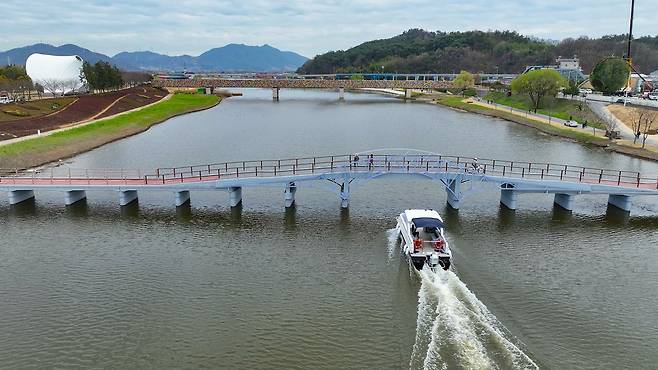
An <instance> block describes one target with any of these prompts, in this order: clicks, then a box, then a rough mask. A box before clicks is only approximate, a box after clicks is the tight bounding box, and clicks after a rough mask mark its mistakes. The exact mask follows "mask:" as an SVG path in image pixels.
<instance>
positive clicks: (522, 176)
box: [521, 167, 525, 178]
mask: <svg viewBox="0 0 658 370" xmlns="http://www.w3.org/2000/svg"><path fill="white" fill-rule="evenodd" d="M521 178H525V167H523V168H521Z"/></svg>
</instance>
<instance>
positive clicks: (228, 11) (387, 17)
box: [0, 0, 658, 56]
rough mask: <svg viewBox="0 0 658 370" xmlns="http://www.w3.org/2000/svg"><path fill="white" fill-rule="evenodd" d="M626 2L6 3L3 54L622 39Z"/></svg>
mask: <svg viewBox="0 0 658 370" xmlns="http://www.w3.org/2000/svg"><path fill="white" fill-rule="evenodd" d="M627 3H630V2H628V1H620V0H580V1H573V0H550V1H546V0H498V1H492V0H469V1H461V0H460V1H457V0H450V1H446V0H407V1H399V0H351V1H349V0H325V1H320V0H318V1H311V0H288V1H285V2H284V1H272V0H239V1H238V0H215V1H210V0H198V1H192V0H177V1H174V0H163V1H153V0H145V1H134V0H130V1H127V0H115V1H112V2H106V1H97V0H87V1H72V0H63V1H56V2H55V1H41V0H37V1H30V6H29V7H27V6H25V2H24V1H17V0H6V1H5V2H4V3H3V7H2V8H3V14H2V22H0V35H2V36H1V37H0V49H1V50H4V49H9V48H13V47H18V46H23V45H25V44H31V43H36V42H46V43H51V44H58V45H59V44H64V43H74V44H78V45H80V46H83V47H87V48H89V49H92V50H94V51H99V52H103V53H106V54H109V55H112V54H115V53H117V52H120V51H133V50H152V51H157V52H162V53H167V54H172V55H174V54H191V55H198V54H200V53H201V52H203V51H205V50H207V49H209V48H212V47H217V46H222V45H225V44H227V43H232V42H233V43H245V44H252V45H261V44H265V43H267V44H270V45H273V46H275V47H278V48H281V49H284V50H293V51H296V52H299V53H301V54H304V55H306V56H314V55H316V54H318V53H323V52H326V51H328V50H337V49H346V48H349V47H351V46H354V45H357V44H359V43H361V42H364V41H368V40H372V39H379V38H386V37H391V36H394V35H396V34H399V33H401V32H402V31H404V30H407V29H409V28H425V29H427V30H434V31H435V30H442V31H465V30H474V29H479V30H488V29H492V30H493V29H510V30H516V31H518V32H520V33H522V34H528V35H532V36H536V37H541V38H549V39H562V38H566V37H578V36H581V35H589V36H593V37H597V36H601V35H605V34H613V33H616V34H619V33H625V32H626V30H627V28H628V13H629V4H627ZM657 10H658V5H656V3H655V1H654V0H651V1H649V0H647V1H643V2H639V1H638V2H637V4H636V25H635V34H637V35H646V34H650V33H651V32H655V29H654V25H653V23H652V21H651V18H652V15H653V14H656V11H657Z"/></svg>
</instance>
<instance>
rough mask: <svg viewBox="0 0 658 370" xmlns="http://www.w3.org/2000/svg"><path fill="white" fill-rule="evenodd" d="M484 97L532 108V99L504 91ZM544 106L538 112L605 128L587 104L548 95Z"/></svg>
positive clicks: (510, 105) (521, 107) (526, 108)
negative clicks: (508, 94)
mask: <svg viewBox="0 0 658 370" xmlns="http://www.w3.org/2000/svg"><path fill="white" fill-rule="evenodd" d="M484 99H486V100H493V101H494V102H496V103H498V104H501V105H505V106H508V107H512V108H516V109H520V110H524V111H529V110H531V109H532V105H531V104H530V99H529V98H527V97H525V96H518V95H512V96H507V94H505V93H502V92H490V93H489V94H487V95H486V96H485V97H484ZM543 106H544V107H543V108H541V109H537V113H539V114H544V115H547V116H551V117H556V118H560V119H563V120H568V119H573V120H575V121H577V122H578V123H583V122H585V121H587V124H588V125H589V126H594V127H596V128H598V129H601V130H605V125H604V124H603V123H601V122H599V118H598V117H597V116H596V114H594V112H592V111H591V110H590V109H589V107H588V106H587V104H585V103H583V102H580V101H575V100H569V99H560V98H553V97H546V98H544V100H543Z"/></svg>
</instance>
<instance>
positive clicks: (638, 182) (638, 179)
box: [637, 172, 640, 188]
mask: <svg viewBox="0 0 658 370" xmlns="http://www.w3.org/2000/svg"><path fill="white" fill-rule="evenodd" d="M637 187H638V188H639V187H640V173H639V172H638V173H637Z"/></svg>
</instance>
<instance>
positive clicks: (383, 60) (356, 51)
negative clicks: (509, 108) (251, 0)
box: [298, 29, 658, 73]
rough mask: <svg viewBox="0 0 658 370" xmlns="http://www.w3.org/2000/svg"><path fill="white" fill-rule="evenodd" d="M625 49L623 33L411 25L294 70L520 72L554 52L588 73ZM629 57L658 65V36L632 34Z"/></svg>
mask: <svg viewBox="0 0 658 370" xmlns="http://www.w3.org/2000/svg"><path fill="white" fill-rule="evenodd" d="M625 50H626V36H624V35H613V36H604V37H602V38H599V39H590V38H585V37H582V38H578V39H565V40H563V41H561V42H557V43H556V42H549V41H543V40H537V39H534V38H530V37H526V36H523V35H520V34H518V33H516V32H511V31H490V32H482V31H468V32H450V33H446V32H428V31H424V30H419V29H412V30H409V31H406V32H404V33H403V34H401V35H398V36H395V37H392V38H390V39H383V40H375V41H369V42H365V43H363V44H361V45H359V46H356V47H353V48H351V49H348V50H345V51H342V50H341V51H332V52H329V53H326V54H322V55H318V56H316V57H315V58H313V59H311V60H309V61H307V62H306V63H305V64H304V65H303V66H302V67H300V68H299V70H298V72H299V73H334V72H381V71H382V66H384V71H385V72H398V73H405V72H416V73H420V72H430V73H452V72H453V71H455V72H459V71H460V70H467V71H470V72H483V71H486V72H495V71H496V70H498V71H499V72H500V73H519V72H522V71H523V70H524V68H525V66H528V65H536V64H553V63H554V62H555V59H556V58H557V57H558V56H563V57H572V56H574V55H577V56H578V57H579V58H580V61H581V65H582V67H583V69H584V70H585V73H589V72H590V70H591V69H592V68H593V67H594V65H595V64H596V63H597V62H598V61H599V60H601V58H603V57H606V56H610V55H616V56H622V55H624V54H625ZM633 61H634V63H635V64H636V66H637V68H638V70H639V71H641V72H643V73H650V72H652V71H655V70H658V36H654V37H642V38H639V39H636V40H635V41H634V44H633ZM496 67H498V68H496Z"/></svg>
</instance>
